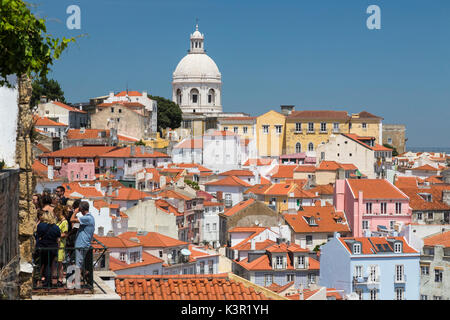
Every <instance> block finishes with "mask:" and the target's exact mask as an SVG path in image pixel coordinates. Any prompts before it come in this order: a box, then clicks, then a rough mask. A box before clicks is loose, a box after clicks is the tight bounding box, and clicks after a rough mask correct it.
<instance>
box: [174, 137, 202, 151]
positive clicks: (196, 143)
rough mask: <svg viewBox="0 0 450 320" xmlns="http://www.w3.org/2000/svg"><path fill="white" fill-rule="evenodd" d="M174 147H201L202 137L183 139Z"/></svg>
mask: <svg viewBox="0 0 450 320" xmlns="http://www.w3.org/2000/svg"><path fill="white" fill-rule="evenodd" d="M173 148H174V149H203V139H190V138H187V139H184V140H183V141H181V142H180V143H178V144H177V145H176V146H174V147H173Z"/></svg>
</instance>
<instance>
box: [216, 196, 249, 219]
mask: <svg viewBox="0 0 450 320" xmlns="http://www.w3.org/2000/svg"><path fill="white" fill-rule="evenodd" d="M253 203H255V199H248V200H245V201H241V202H239V203H238V204H236V205H234V206H233V207H231V208H229V209H228V210H227V211H225V212H224V215H226V216H227V217H231V216H232V215H234V214H236V213H238V212H239V211H241V210H243V209H245V208H247V207H249V206H250V205H251V204H253Z"/></svg>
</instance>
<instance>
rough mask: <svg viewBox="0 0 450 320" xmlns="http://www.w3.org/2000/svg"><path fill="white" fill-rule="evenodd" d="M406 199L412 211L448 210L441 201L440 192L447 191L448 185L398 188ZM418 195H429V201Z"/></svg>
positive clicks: (449, 186) (449, 207) (449, 188)
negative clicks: (407, 198)
mask: <svg viewBox="0 0 450 320" xmlns="http://www.w3.org/2000/svg"><path fill="white" fill-rule="evenodd" d="M400 190H402V191H403V192H404V193H405V194H406V195H407V196H408V197H409V206H410V207H411V209H412V210H424V211H425V210H450V206H449V205H448V204H446V203H445V202H443V201H442V191H443V190H449V191H450V185H447V186H445V185H444V186H440V185H439V186H437V185H432V186H429V187H418V186H415V187H409V186H407V187H400ZM420 194H427V195H431V201H427V200H425V199H424V198H423V197H422V196H421V195H420Z"/></svg>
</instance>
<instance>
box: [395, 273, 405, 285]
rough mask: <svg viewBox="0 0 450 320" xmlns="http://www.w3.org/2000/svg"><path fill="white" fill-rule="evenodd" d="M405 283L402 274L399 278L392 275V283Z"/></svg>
mask: <svg viewBox="0 0 450 320" xmlns="http://www.w3.org/2000/svg"><path fill="white" fill-rule="evenodd" d="M405 282H406V275H405V274H403V275H401V276H398V275H394V283H405Z"/></svg>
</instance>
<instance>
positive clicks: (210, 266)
mask: <svg viewBox="0 0 450 320" xmlns="http://www.w3.org/2000/svg"><path fill="white" fill-rule="evenodd" d="M208 273H209V274H213V273H214V261H213V260H209V261H208Z"/></svg>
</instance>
